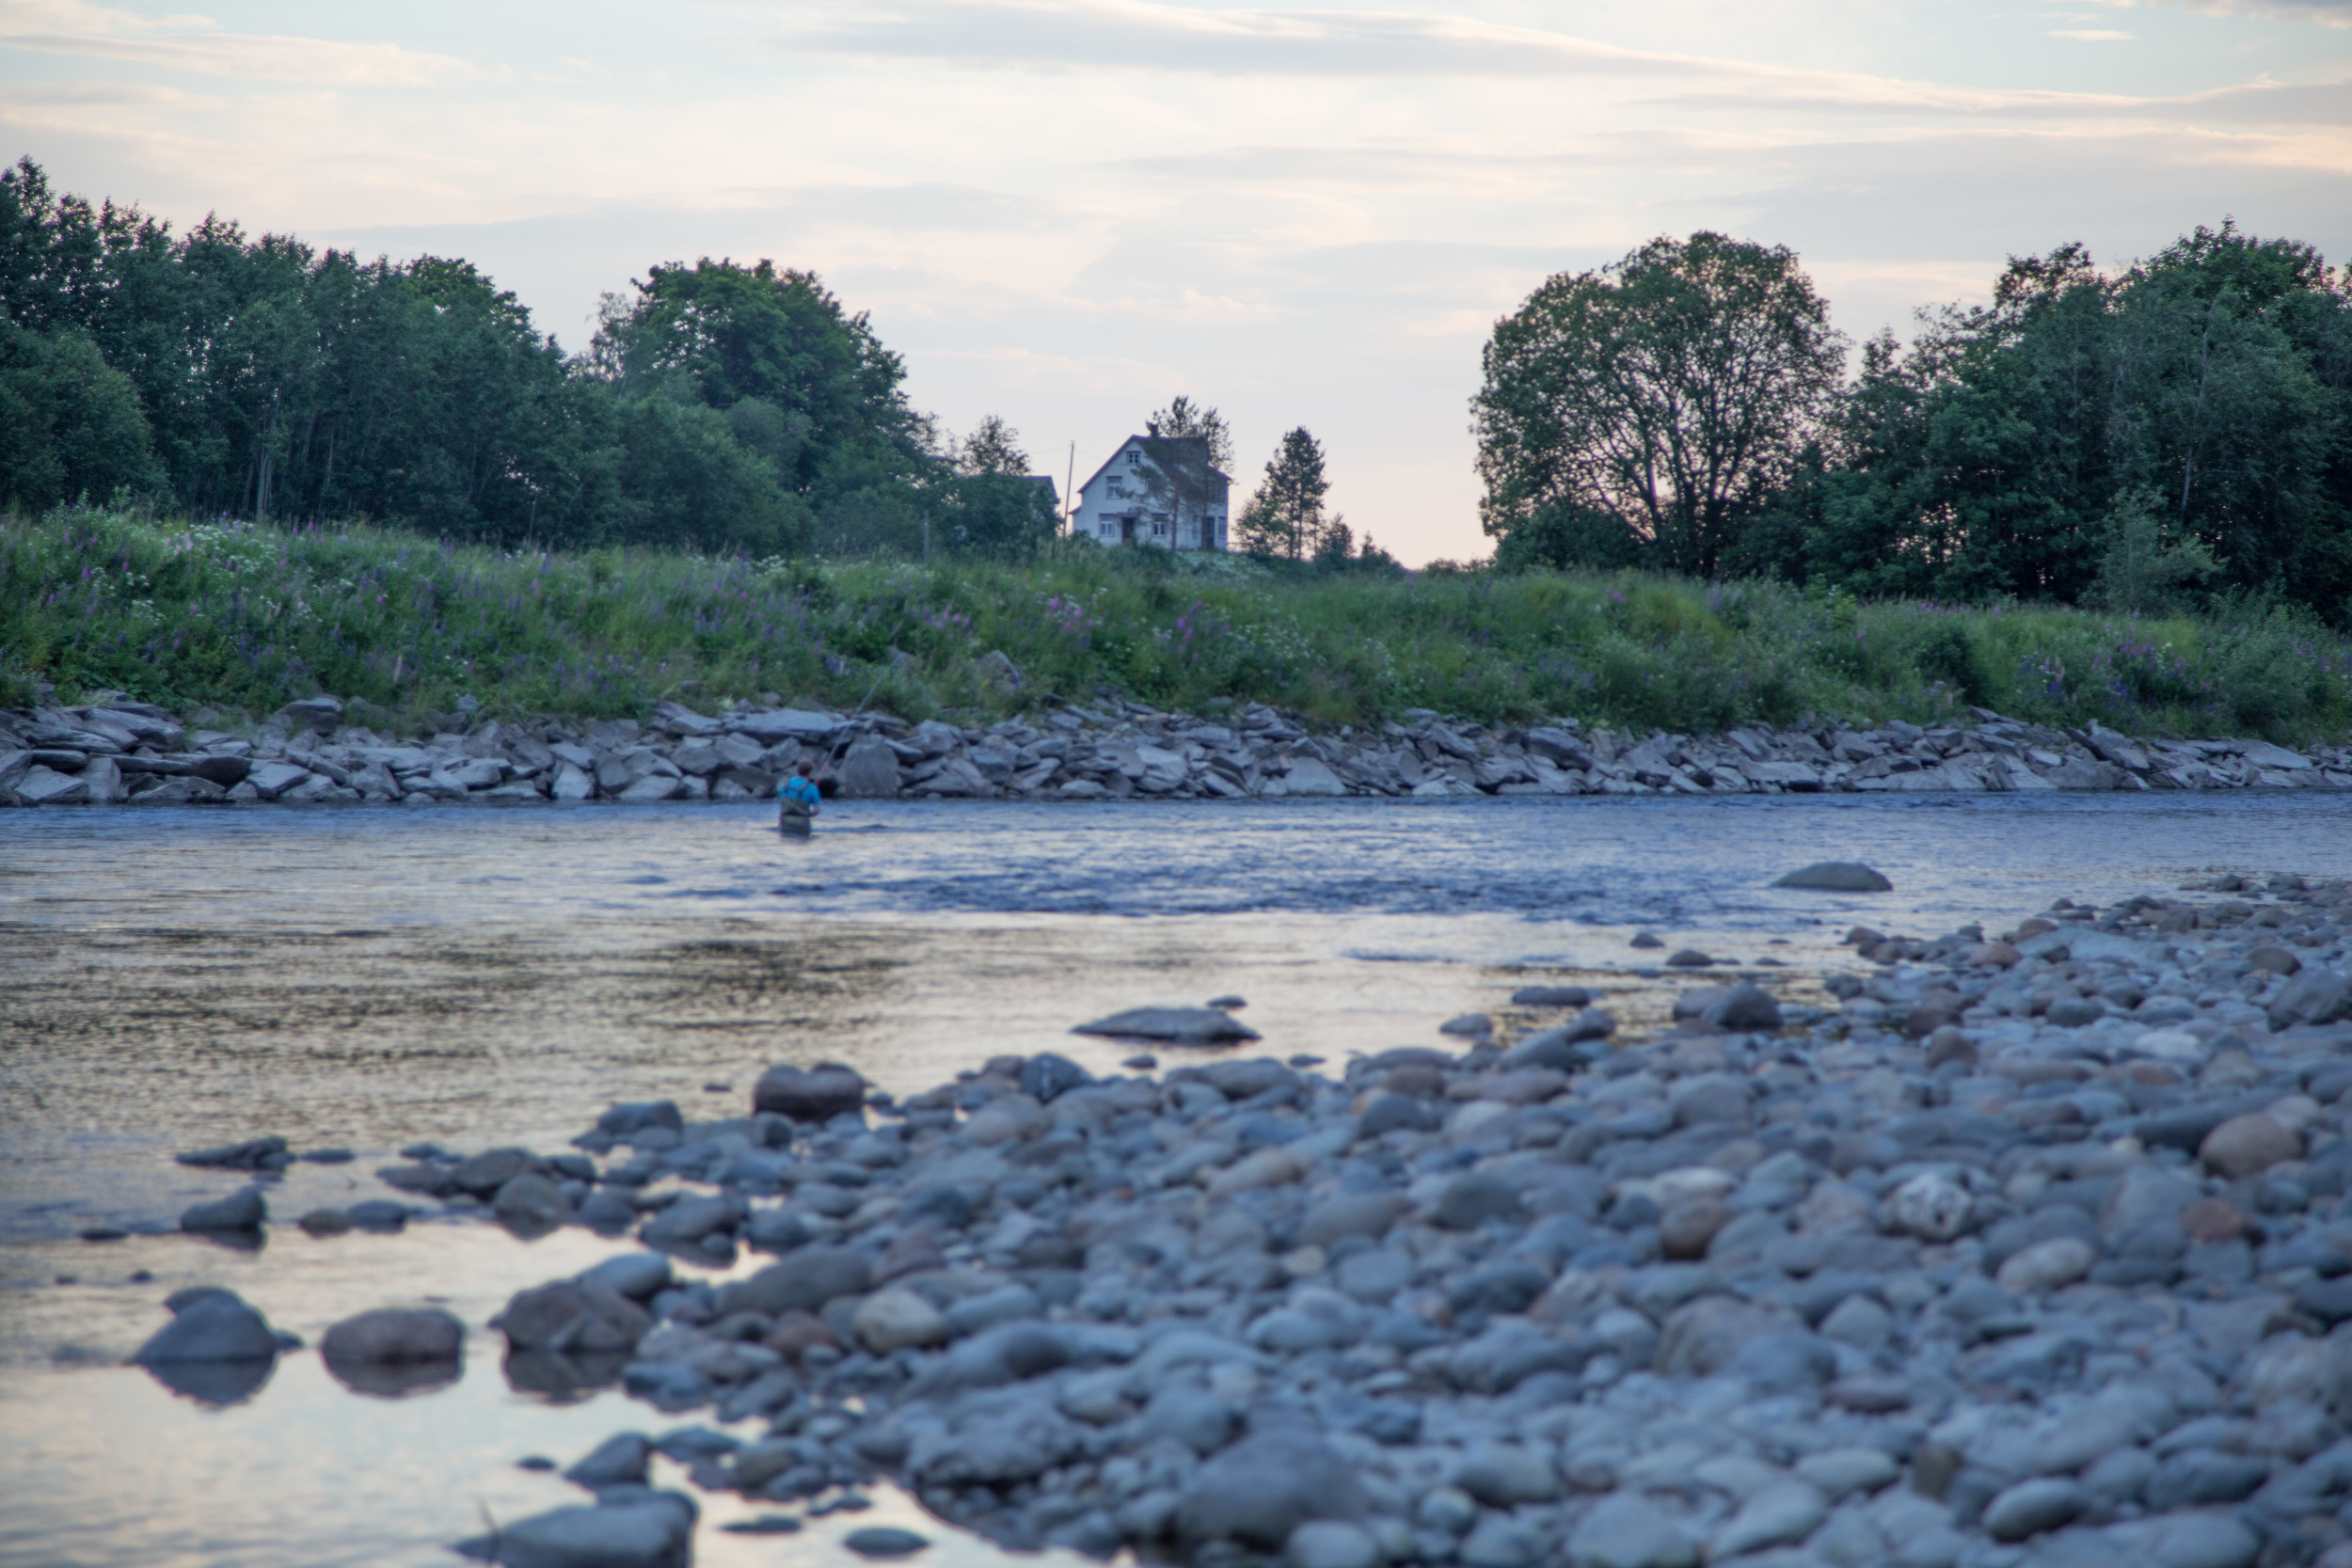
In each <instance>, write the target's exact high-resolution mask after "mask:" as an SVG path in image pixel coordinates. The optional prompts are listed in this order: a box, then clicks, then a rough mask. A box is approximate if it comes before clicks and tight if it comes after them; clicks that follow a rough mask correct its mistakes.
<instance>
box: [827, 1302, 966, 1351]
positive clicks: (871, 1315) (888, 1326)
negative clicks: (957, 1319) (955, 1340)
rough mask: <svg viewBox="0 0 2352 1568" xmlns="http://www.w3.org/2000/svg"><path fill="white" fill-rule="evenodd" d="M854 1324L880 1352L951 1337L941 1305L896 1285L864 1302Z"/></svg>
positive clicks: (922, 1347) (923, 1346)
mask: <svg viewBox="0 0 2352 1568" xmlns="http://www.w3.org/2000/svg"><path fill="white" fill-rule="evenodd" d="M850 1326H851V1327H852V1328H854V1329H855V1330H856V1332H857V1337H858V1338H859V1339H860V1340H862V1341H863V1342H864V1343H865V1345H866V1349H868V1350H870V1351H872V1352H873V1353H874V1354H877V1355H888V1354H891V1353H892V1352H893V1351H899V1350H908V1349H914V1350H925V1349H929V1348H930V1346H932V1345H937V1344H942V1343H944V1342H946V1338H947V1320H946V1318H945V1317H944V1316H942V1315H941V1313H940V1310H939V1308H938V1307H933V1306H932V1305H931V1304H930V1302H928V1301H925V1300H924V1299H923V1298H922V1297H921V1296H919V1295H916V1294H915V1293H914V1291H907V1290H899V1289H896V1288H894V1289H891V1290H886V1291H875V1292H874V1293H873V1294H872V1295H870V1296H867V1297H866V1299H865V1300H864V1301H862V1302H860V1303H859V1304H858V1308H857V1311H856V1313H855V1314H854V1315H853V1316H852V1318H851V1319H850Z"/></svg>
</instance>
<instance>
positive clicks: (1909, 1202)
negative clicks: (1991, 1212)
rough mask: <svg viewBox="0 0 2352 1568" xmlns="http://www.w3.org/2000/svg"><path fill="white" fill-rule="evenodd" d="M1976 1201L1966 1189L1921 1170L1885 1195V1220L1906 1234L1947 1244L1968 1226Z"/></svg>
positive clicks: (1931, 1172)
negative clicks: (1969, 1215)
mask: <svg viewBox="0 0 2352 1568" xmlns="http://www.w3.org/2000/svg"><path fill="white" fill-rule="evenodd" d="M1975 1202H1976V1200H1975V1199H1974V1198H1972V1197H1970V1196H1969V1195H1968V1189H1967V1188H1965V1187H1963V1186H1962V1185H1961V1184H1960V1183H1959V1182H1957V1181H1955V1180H1952V1179H1951V1178H1950V1177H1948V1176H1945V1175H1943V1174H1941V1173H1940V1172H1936V1171H1921V1172H1920V1173H1919V1174H1918V1175H1916V1176H1915V1177H1913V1178H1912V1179H1911V1180H1908V1181H1905V1182H1904V1183H1903V1184H1902V1185H1901V1186H1899V1187H1898V1188H1896V1189H1895V1190H1894V1192H1893V1193H1892V1194H1890V1195H1888V1196H1887V1199H1886V1217H1887V1220H1888V1221H1889V1222H1890V1223H1891V1224H1892V1225H1893V1226H1894V1227H1895V1228H1896V1229H1898V1230H1899V1231H1902V1232H1903V1233H1904V1234H1905V1235H1910V1236H1916V1237H1918V1238H1919V1239H1920V1240H1921V1241H1925V1242H1948V1241H1950V1240H1952V1238H1954V1237H1955V1236H1958V1235H1959V1234H1960V1233H1961V1232H1962V1231H1963V1230H1964V1229H1966V1228H1967V1227H1968V1212H1969V1211H1970V1210H1971V1209H1972V1208H1973V1207H1975Z"/></svg>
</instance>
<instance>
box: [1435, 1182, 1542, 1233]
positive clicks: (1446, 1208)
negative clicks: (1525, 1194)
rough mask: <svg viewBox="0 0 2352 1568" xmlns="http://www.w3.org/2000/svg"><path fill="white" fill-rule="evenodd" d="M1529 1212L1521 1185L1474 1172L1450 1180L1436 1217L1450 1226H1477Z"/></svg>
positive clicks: (1441, 1223) (1442, 1194) (1454, 1227)
mask: <svg viewBox="0 0 2352 1568" xmlns="http://www.w3.org/2000/svg"><path fill="white" fill-rule="evenodd" d="M1525 1212H1526V1207H1525V1204H1524V1202H1523V1201H1522V1200H1521V1198H1520V1196H1519V1192H1518V1188H1517V1187H1515V1186H1513V1185H1512V1184H1511V1183H1509V1182H1508V1181H1505V1180H1502V1178H1501V1177H1499V1176H1489V1175H1486V1174H1485V1173H1484V1172H1472V1173H1471V1174H1470V1175H1467V1176H1457V1177H1455V1178H1454V1180H1453V1181H1451V1182H1450V1183H1448V1184H1447V1186H1446V1189H1445V1191H1444V1192H1443V1193H1441V1194H1440V1195H1438V1203H1437V1210H1436V1212H1435V1214H1434V1215H1433V1216H1432V1217H1433V1218H1434V1219H1436V1221H1437V1222H1438V1224H1439V1225H1441V1226H1444V1227H1446V1228H1448V1229H1450V1230H1475V1229H1477V1228H1478V1227H1480V1226H1483V1225H1486V1224H1489V1223H1491V1222H1493V1221H1496V1220H1516V1219H1518V1218H1520V1217H1521V1216H1522V1215H1524V1214H1525Z"/></svg>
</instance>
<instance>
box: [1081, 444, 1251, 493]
mask: <svg viewBox="0 0 2352 1568" xmlns="http://www.w3.org/2000/svg"><path fill="white" fill-rule="evenodd" d="M1151 439H1152V437H1151V436H1128V437H1127V438H1126V439H1125V440H1123V441H1121V442H1120V443H1119V445H1117V446H1115V447H1113V448H1112V449H1111V454H1110V455H1109V456H1108V457H1105V458H1104V459H1103V466H1102V467H1099V468H1097V469H1095V470H1094V471H1093V472H1092V473H1090V474H1089V475H1087V477H1086V483H1083V484H1081V485H1079V486H1078V488H1079V490H1081V491H1086V490H1090V489H1092V488H1094V482H1095V481H1096V480H1098V479H1101V478H1102V477H1103V476H1104V474H1105V473H1107V472H1109V471H1110V466H1111V465H1112V464H1114V463H1116V462H1118V461H1119V454H1120V452H1122V451H1126V450H1127V449H1128V448H1129V447H1132V446H1134V445H1135V444H1136V442H1137V441H1148V440H1151ZM1170 439H1173V440H1178V441H1200V440H1205V439H1207V437H1205V436H1172V437H1170ZM1209 472H1211V473H1213V474H1215V475H1216V477H1217V478H1219V479H1221V480H1223V481H1224V482H1225V483H1228V484H1231V483H1233V476H1232V475H1231V474H1229V473H1227V472H1225V471H1224V470H1223V469H1222V468H1211V469H1210V470H1209Z"/></svg>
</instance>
